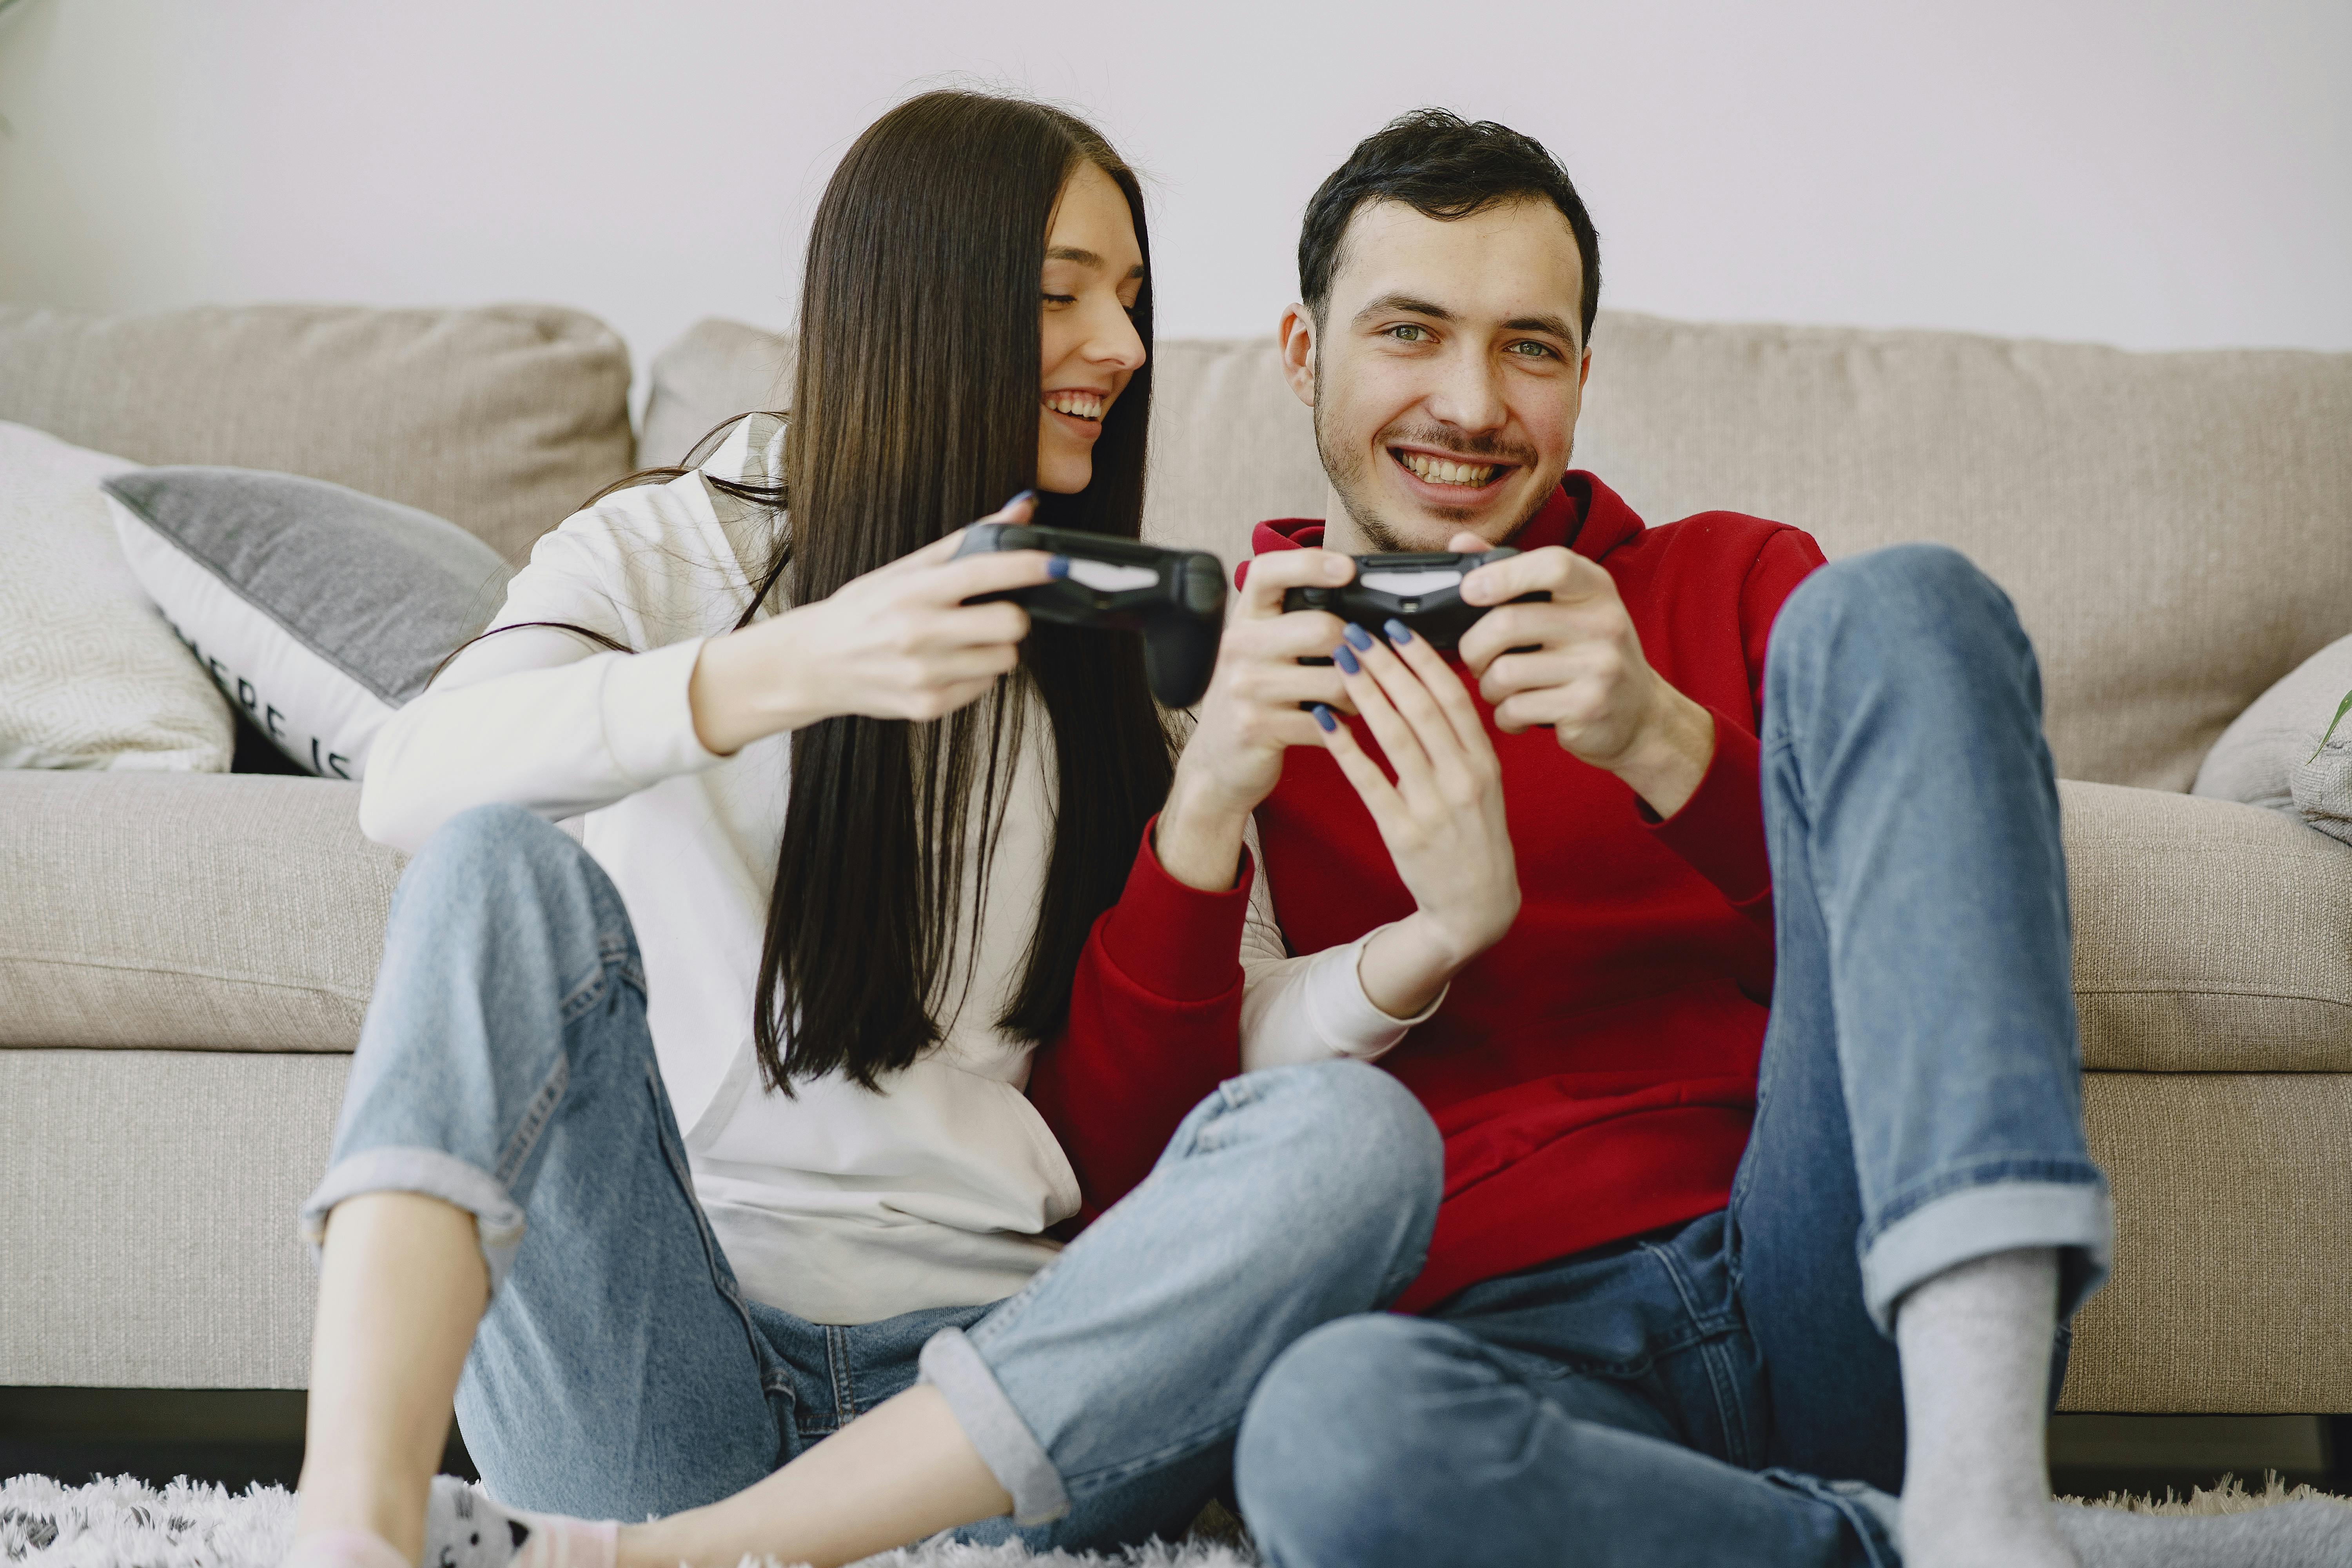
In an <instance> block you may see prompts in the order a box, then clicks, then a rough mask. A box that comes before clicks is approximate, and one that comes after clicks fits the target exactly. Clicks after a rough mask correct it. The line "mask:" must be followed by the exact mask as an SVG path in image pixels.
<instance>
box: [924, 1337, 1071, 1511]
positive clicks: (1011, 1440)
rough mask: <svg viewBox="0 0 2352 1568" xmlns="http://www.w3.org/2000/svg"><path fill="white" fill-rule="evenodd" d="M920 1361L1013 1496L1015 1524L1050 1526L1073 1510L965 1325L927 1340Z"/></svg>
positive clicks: (1042, 1449)
mask: <svg viewBox="0 0 2352 1568" xmlns="http://www.w3.org/2000/svg"><path fill="white" fill-rule="evenodd" d="M920 1364H921V1367H922V1380H923V1381H924V1382H925V1383H928V1384H930V1385H931V1386H932V1387H934V1388H936V1389H938V1390H939V1391H940V1394H941V1395H943V1396H944V1397H945V1398H946V1400H947V1402H948V1408H949V1409H950V1411H952V1412H954V1413H955V1418H956V1424H957V1425H958V1426H961V1427H962V1428H963V1435H964V1437H965V1439H966V1440H967V1441H969V1442H970V1443H971V1446H972V1447H973V1448H975V1449H976V1450H978V1451H979V1454H980V1460H981V1463H982V1464H984V1465H986V1466H987V1467H988V1473H989V1474H991V1475H992V1476H994V1477H995V1478H996V1484H997V1485H998V1486H1001V1487H1003V1489H1005V1490H1006V1491H1007V1492H1008V1493H1010V1494H1011V1495H1012V1498H1013V1522H1014V1523H1015V1524H1021V1525H1031V1524H1045V1523H1048V1522H1050V1521H1054V1520H1056V1519H1059V1518H1061V1517H1062V1516H1063V1515H1064V1514H1066V1513H1067V1512H1069V1511H1070V1494H1069V1492H1068V1490H1067V1489H1065V1488H1064V1487H1063V1485H1062V1472H1061V1471H1059V1470H1057V1469H1055V1468H1054V1461H1053V1460H1052V1459H1051V1458H1047V1457H1046V1454H1045V1446H1044V1445H1043V1444H1041V1443H1039V1442H1038V1441H1037V1437H1036V1434H1034V1433H1033V1432H1031V1431H1030V1430H1029V1423H1027V1422H1026V1421H1024V1420H1023V1419H1022V1418H1021V1412H1019V1411H1018V1410H1015V1409H1014V1408H1013V1401H1012V1400H1011V1399H1009V1398H1007V1397H1006V1396H1005V1393H1004V1387H1003V1384H1000V1383H998V1382H997V1381H996V1374H995V1373H992V1372H991V1371H990V1370H989V1369H988V1363H987V1362H985V1361H983V1360H982V1359H981V1354H980V1352H979V1351H978V1350H976V1349H974V1348H973V1346H972V1342H971V1341H970V1340H969V1339H966V1338H965V1337H964V1332H963V1331H962V1330H961V1329H941V1330H940V1331H939V1332H938V1333H936V1334H933V1335H932V1336H931V1337H930V1338H929V1340H928V1341H926V1342H924V1345H923V1354H922V1360H921V1363H920Z"/></svg>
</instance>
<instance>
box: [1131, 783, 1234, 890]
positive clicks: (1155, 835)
mask: <svg viewBox="0 0 2352 1568" xmlns="http://www.w3.org/2000/svg"><path fill="white" fill-rule="evenodd" d="M1249 815H1250V814H1249V811H1248V808H1246V807H1242V808H1238V809H1237V808H1235V807H1234V805H1232V804H1231V803H1230V802H1228V801H1225V800H1223V799H1222V798H1220V797H1219V795H1218V793H1217V792H1215V791H1213V790H1212V789H1208V788H1204V787H1203V786H1202V784H1201V783H1200V781H1199V780H1198V779H1197V778H1194V777H1192V776H1191V775H1188V774H1187V773H1185V772H1184V770H1183V767H1182V765H1181V763H1180V764H1179V765H1178V767H1177V770H1176V779H1175V782H1174V783H1173V784H1171V785H1170V787H1169V790H1168V804H1167V805H1163V806H1161V807H1160V823H1159V826H1157V827H1156V828H1154V829H1153V832H1152V842H1151V851H1152V853H1153V854H1154V855H1155V856H1157V857H1158V858H1159V860H1160V869H1161V870H1163V871H1165V872H1167V873H1168V875H1169V876H1171V877H1172V878H1173V879H1176V880H1177V881H1179V882H1181V883H1183V884H1184V885H1185V886H1186V887H1188V888H1193V889H1198V890H1200V891H1201V892H1203V893H1223V892H1230V891H1232V889H1233V887H1234V883H1235V882H1236V881H1238V880H1239V879H1240V878H1241V870H1242V864H1241V863H1242V835H1243V834H1244V831H1245V830H1246V829H1247V827H1248V826H1249Z"/></svg>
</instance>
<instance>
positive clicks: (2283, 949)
mask: <svg viewBox="0 0 2352 1568" xmlns="http://www.w3.org/2000/svg"><path fill="white" fill-rule="evenodd" d="M2058 789H2059V799H2060V802H2061V805H2062V807H2063V812H2064V822H2065V836H2066V869H2067V879H2068V881H2069V882H2070V884H2071V887H2072V891H2073V895H2074V998H2075V1004H2076V1006H2077V1007H2078V1008H2079V1010H2080V1012H2081V1015H2082V1024H2083V1059H2084V1066H2085V1067H2088V1068H2093V1069H2102V1068H2104V1069H2107V1070H2111V1071H2130V1072H2352V847H2347V846H2345V845H2343V844H2339V843H2337V842H2336V841H2335V840H2334V839H2332V838H2328V837H2325V836H2324V835H2321V834H2318V833H2315V832H2313V831H2312V830H2311V829H2310V828H2308V827H2306V826H2304V825H2303V824H2302V823H2300V822H2298V821H2296V820H2295V819H2294V818H2292V817H2288V816H2281V815H2279V814H2277V813H2275V812H2269V811H2263V810H2261V809H2259V808H2258V807H2255V806H2251V805H2238V804H2236V803H2235V802H2231V801H2220V800H2203V799H2199V798H2197V797H2194V796H2191V795H2172V794H2169V793H2167V792H2164V791H2159V790H2144V789H2127V788H2124V787H2120V786H2117V785H2113V784H2074V783H2067V784H2060V785H2059V786H2058Z"/></svg>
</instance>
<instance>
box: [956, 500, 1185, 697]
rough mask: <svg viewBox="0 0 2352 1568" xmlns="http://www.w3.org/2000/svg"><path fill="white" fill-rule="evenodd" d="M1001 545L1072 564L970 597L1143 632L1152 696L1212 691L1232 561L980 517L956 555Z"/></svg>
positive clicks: (1059, 619) (1062, 620)
mask: <svg viewBox="0 0 2352 1568" xmlns="http://www.w3.org/2000/svg"><path fill="white" fill-rule="evenodd" d="M1001 550H1050V551H1052V552H1054V553H1055V554H1056V555H1060V556H1063V557H1065V558H1066V559H1067V560H1068V562H1069V563H1070V570H1069V574H1068V575H1067V576H1064V577H1058V578H1056V579H1055V580H1054V581H1053V582H1051V583H1040V584H1036V585H1035V586H1034V587H1028V588H1008V589H1006V590H1005V591H1004V592H1003V593H1001V594H982V595H979V596H978V597H977V598H974V599H971V600H968V601H966V602H967V603H970V604H984V603H987V602H988V601H991V600H995V599H1009V600H1011V601H1012V602H1013V604H1016V605H1020V606H1021V607H1022V608H1023V609H1024V610H1027V611H1028V612H1029V613H1030V614H1031V615H1032V616H1035V617H1036V618H1037V619H1039V620H1041V621H1052V622H1055V623H1056V624H1057V625H1061V626H1098V627H1105V628H1108V629H1111V630H1117V631H1137V632H1141V633H1142V634H1143V673H1144V676H1145V678H1146V679H1148V680H1150V683H1151V695H1152V696H1153V697H1154V698H1156V699H1158V700H1160V702H1161V703H1162V704H1164V705H1165V706H1167V707H1170V708H1190V707H1191V706H1192V704H1193V703H1195V702H1198V701H1199V700H1201V698H1202V695H1203V694H1204V693H1206V692H1207V690H1208V689H1209V677H1210V676H1211V675H1212V674H1213V673H1214V672H1215V670H1216V668H1217V639H1218V637H1220V636H1221V635H1222V634H1223V630H1224V625H1225V567H1224V563H1223V562H1221V561H1219V560H1218V559H1217V558H1216V557H1215V556H1213V555H1212V554H1210V553H1208V552H1206V551H1203V550H1163V549H1161V548H1160V546H1158V545H1156V544H1145V543H1142V542H1139V541H1136V540H1132V539H1120V538H1117V537H1115V536H1113V535H1111V534H1107V533H1087V532H1084V531H1079V530H1076V529H1067V528H1033V527H1031V526H1030V525H1028V524H1027V523H1020V522H975V523H973V524H972V525H971V527H970V528H967V529H965V530H964V535H963V542H962V543H961V544H960V545H958V546H957V547H956V552H955V558H956V559H957V560H959V561H960V560H961V559H963V557H965V556H967V555H982V554H987V553H989V552H994V551H1001Z"/></svg>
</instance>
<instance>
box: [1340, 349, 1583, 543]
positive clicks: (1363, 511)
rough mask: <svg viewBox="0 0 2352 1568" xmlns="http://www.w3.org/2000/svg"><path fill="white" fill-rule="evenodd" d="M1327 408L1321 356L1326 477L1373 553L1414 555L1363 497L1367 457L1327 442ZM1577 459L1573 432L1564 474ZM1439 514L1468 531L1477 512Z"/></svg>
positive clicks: (1542, 493)
mask: <svg viewBox="0 0 2352 1568" xmlns="http://www.w3.org/2000/svg"><path fill="white" fill-rule="evenodd" d="M1323 406H1324V405H1323V356H1322V355H1321V354H1319V353H1318V354H1317V355H1316V356H1315V409H1314V413H1315V455H1316V457H1317V458H1320V459H1321V460H1322V464H1323V477H1324V478H1325V479H1328V480H1329V481H1330V483H1331V489H1332V490H1333V492H1334V493H1336V494H1337V495H1338V496H1339V504H1340V506H1342V507H1343V508H1345V509H1346V510H1347V513H1348V521H1350V522H1352V523H1354V524H1355V525H1356V533H1357V536H1358V537H1359V538H1360V539H1362V540H1363V542H1365V543H1366V544H1369V545H1370V546H1371V547H1372V550H1373V551H1375V552H1379V553H1381V554H1384V555H1407V554H1412V553H1414V551H1413V548H1412V545H1410V544H1408V543H1407V542H1405V541H1404V540H1402V539H1401V538H1399V537H1398V535H1397V531H1396V530H1394V529H1392V528H1391V527H1390V526H1389V525H1388V523H1387V521H1385V520H1383V519H1382V518H1381V515H1380V514H1379V513H1378V512H1376V511H1374V510H1372V509H1371V506H1370V502H1368V501H1366V500H1363V499H1362V497H1361V495H1360V492H1361V491H1364V490H1368V489H1370V488H1371V487H1370V484H1369V483H1368V482H1367V481H1368V480H1369V479H1370V474H1368V473H1367V472H1366V470H1365V458H1364V454H1363V453H1362V452H1360V451H1358V450H1355V449H1353V448H1350V449H1349V451H1348V452H1346V453H1344V454H1339V453H1335V452H1333V451H1332V449H1331V447H1330V444H1329V443H1328V442H1327V441H1325V440H1324V438H1323ZM1381 449H1382V450H1383V451H1385V450H1386V447H1382V448H1381ZM1462 455H1463V456H1465V457H1471V456H1484V455H1486V454H1474V453H1467V452H1465V453H1463V454H1462ZM1575 456H1576V433H1575V432H1574V431H1572V430H1571V431H1570V432H1569V437H1568V450H1567V451H1566V452H1564V453H1562V454H1561V462H1560V468H1561V471H1562V472H1565V471H1566V470H1567V468H1568V464H1569V462H1570V460H1571V459H1573V458H1574V457H1575ZM1558 484H1559V480H1558V479H1554V480H1553V481H1552V484H1551V485H1550V486H1548V487H1546V488H1545V489H1541V490H1539V491H1538V492H1537V493H1536V498H1535V500H1534V502H1533V503H1532V504H1531V505H1529V506H1528V510H1527V512H1526V514H1525V515H1523V516H1521V517H1520V518H1518V519H1517V521H1514V522H1513V523H1512V524H1511V529H1510V531H1509V532H1508V533H1506V534H1505V535H1504V536H1503V540H1502V541H1501V542H1508V541H1510V540H1513V539H1517V537H1518V535H1519V530H1521V529H1523V528H1525V527H1527V525H1528V523H1530V522H1533V521H1535V519H1536V514H1537V513H1538V512H1539V511H1541V510H1543V509H1544V505H1545V503H1546V502H1548V501H1549V500H1551V492H1552V489H1555V488H1557V486H1558ZM1437 515H1438V516H1439V517H1440V518H1441V519H1443V520H1444V521H1447V522H1457V523H1460V524H1461V525H1462V526H1464V527H1465V528H1467V527H1468V526H1469V522H1470V519H1471V518H1473V517H1475V516H1476V515H1477V509H1476V508H1475V507H1439V508H1438V509H1437Z"/></svg>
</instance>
